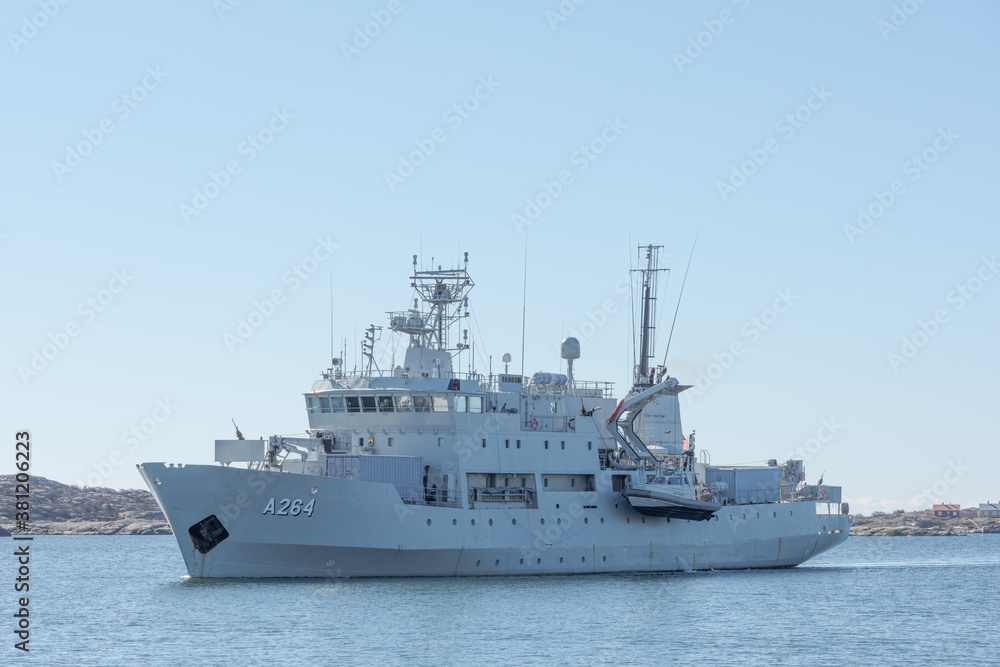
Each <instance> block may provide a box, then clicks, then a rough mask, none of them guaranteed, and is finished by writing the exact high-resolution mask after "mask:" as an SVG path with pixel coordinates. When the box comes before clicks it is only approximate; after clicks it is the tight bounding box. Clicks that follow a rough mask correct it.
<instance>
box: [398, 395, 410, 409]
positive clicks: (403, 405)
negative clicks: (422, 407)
mask: <svg viewBox="0 0 1000 667" xmlns="http://www.w3.org/2000/svg"><path fill="white" fill-rule="evenodd" d="M412 409H413V401H411V400H410V396H409V395H408V394H404V395H402V396H397V397H396V412H409V411H410V410H412Z"/></svg>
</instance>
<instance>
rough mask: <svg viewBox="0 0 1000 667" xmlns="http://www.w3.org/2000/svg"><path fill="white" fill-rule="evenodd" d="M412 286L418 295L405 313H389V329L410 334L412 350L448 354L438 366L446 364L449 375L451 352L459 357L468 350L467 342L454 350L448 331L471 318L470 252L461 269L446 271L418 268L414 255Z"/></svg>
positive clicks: (438, 361)
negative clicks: (450, 344)
mask: <svg viewBox="0 0 1000 667" xmlns="http://www.w3.org/2000/svg"><path fill="white" fill-rule="evenodd" d="M432 263H433V260H432ZM410 286H411V287H413V289H414V291H415V292H416V296H417V298H415V299H414V300H413V307H412V308H411V309H409V310H407V311H403V312H390V313H389V328H390V329H391V330H392V331H394V332H398V333H404V334H408V335H409V336H410V344H409V348H410V349H411V350H412V349H418V348H420V349H425V350H439V351H441V352H445V355H440V356H439V357H437V358H436V359H437V361H436V362H435V363H436V364H441V363H446V365H447V368H442V370H444V371H446V372H450V371H451V354H452V352H451V350H453V349H454V351H455V354H457V353H460V352H462V351H463V350H465V349H467V348H468V341H467V340H464V341H462V342H460V343H458V344H457V345H455V346H454V348H451V347H449V345H448V330H449V329H450V328H451V326H452V325H453V324H455V323H457V322H458V321H459V320H460V319H461V318H464V317H468V316H469V297H468V293H469V290H471V289H472V288H473V287H474V286H475V283H474V282H473V281H472V277H471V276H470V275H469V253H464V265H463V266H462V268H457V269H445V268H443V267H442V266H441V265H438V266H437V268H436V269H431V270H426V271H422V270H418V269H417V256H416V255H414V256H413V275H411V276H410ZM421 302H422V303H423V305H422V306H421ZM445 359H447V362H445V361H444V360H445Z"/></svg>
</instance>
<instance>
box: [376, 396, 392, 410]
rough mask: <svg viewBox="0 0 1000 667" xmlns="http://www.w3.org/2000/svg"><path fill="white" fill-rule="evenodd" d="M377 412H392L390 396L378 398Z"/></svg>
mask: <svg viewBox="0 0 1000 667" xmlns="http://www.w3.org/2000/svg"><path fill="white" fill-rule="evenodd" d="M378 411H379V412H392V411H393V410H392V396H379V397H378Z"/></svg>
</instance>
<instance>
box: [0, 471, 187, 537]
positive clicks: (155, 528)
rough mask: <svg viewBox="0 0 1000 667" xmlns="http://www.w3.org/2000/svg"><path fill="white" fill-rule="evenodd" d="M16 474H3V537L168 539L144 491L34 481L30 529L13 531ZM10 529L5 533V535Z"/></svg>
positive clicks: (0, 506) (0, 508) (164, 522)
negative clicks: (147, 537)
mask: <svg viewBox="0 0 1000 667" xmlns="http://www.w3.org/2000/svg"><path fill="white" fill-rule="evenodd" d="M16 484H17V482H16V481H15V479H14V475H0V536H2V535H3V534H4V532H8V533H22V532H26V533H27V534H30V535H170V534H172V533H171V532H170V526H169V525H168V524H167V520H166V518H165V517H164V516H163V512H161V511H160V508H159V507H157V505H156V501H155V500H153V495H152V494H151V493H150V492H149V491H145V490H143V489H123V490H121V491H116V490H114V489H105V488H99V487H84V488H81V487H79V486H70V485H69V484H60V483H59V482H55V481H52V480H50V479H46V478H44V477H32V478H31V482H30V483H29V484H30V496H31V500H30V502H31V509H30V511H29V513H30V520H29V521H28V530H27V531H19V530H15V525H16V522H15V514H16V510H15V508H14V493H15V486H16ZM4 529H6V531H4Z"/></svg>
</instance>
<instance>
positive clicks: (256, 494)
mask: <svg viewBox="0 0 1000 667" xmlns="http://www.w3.org/2000/svg"><path fill="white" fill-rule="evenodd" d="M640 251H641V252H645V259H646V266H645V267H643V268H641V269H639V270H638V277H639V278H640V290H641V291H640V295H641V301H642V319H641V325H640V341H641V345H640V348H639V350H640V351H639V354H638V355H637V359H636V361H637V363H636V368H635V373H634V383H633V386H632V388H631V389H630V391H629V392H628V393H627V395H626V396H625V398H623V399H621V400H616V399H615V397H614V387H613V385H612V384H611V383H609V382H593V381H583V380H578V379H577V378H576V377H575V369H574V362H577V360H579V359H580V358H581V349H580V344H579V342H578V341H577V340H576V339H574V338H567V339H565V340H564V341H563V343H562V346H561V353H562V354H561V356H562V358H563V360H565V361H566V365H567V372H566V373H565V374H562V373H550V372H538V373H534V374H533V375H531V376H530V377H527V376H523V375H522V374H519V373H510V372H509V366H508V362H509V361H510V356H509V355H504V363H505V368H504V372H502V373H498V374H496V375H492V374H487V375H483V374H480V373H477V372H476V371H475V370H474V369H473V367H472V366H471V364H470V365H469V370H467V371H466V372H464V373H463V372H461V371H460V370H458V369H460V368H461V364H460V363H459V361H460V360H461V359H462V356H461V355H462V354H464V353H467V352H471V351H470V347H471V346H470V343H469V342H468V341H469V339H468V328H467V327H463V322H466V321H467V320H466V318H467V317H468V313H469V306H468V294H469V291H470V290H471V289H472V288H473V286H474V283H473V281H472V278H471V276H470V274H469V272H468V254H467V253H466V255H465V257H464V262H463V265H462V266H461V268H452V269H444V268H442V267H441V266H438V267H437V268H436V269H433V268H432V269H430V270H419V269H418V263H417V257H416V256H414V258H413V271H412V275H411V276H410V283H411V287H412V288H413V290H414V301H413V305H412V307H411V308H408V309H407V310H405V311H396V312H390V313H388V316H389V324H388V329H389V331H390V332H391V333H392V334H393V335H400V336H405V337H407V342H408V345H407V348H406V353H405V357H404V359H403V362H402V363H401V364H398V365H395V366H393V367H391V368H385V369H382V368H379V365H378V363H377V362H376V359H375V355H374V342H375V340H376V334H377V328H376V327H374V326H373V327H370V328H369V330H368V331H366V333H365V341H364V342H363V345H362V350H363V355H364V363H363V364H362V368H361V369H360V370H355V371H351V372H348V371H346V370H345V369H344V364H343V361H342V359H334V360H333V363H332V364H331V366H330V368H329V369H327V371H325V372H324V373H322V374H321V378H320V379H319V380H317V381H316V382H314V383H313V385H312V387H311V388H310V390H309V391H308V392H306V393H305V407H306V412H307V417H308V422H309V426H308V429H307V431H306V435H305V436H304V437H301V438H290V437H280V436H272V437H271V438H269V439H267V440H244V439H236V440H217V441H216V443H215V454H216V461H217V462H218V464H219V465H214V466H210V465H182V464H164V463H144V464H141V465H140V466H139V469H140V472H141V474H142V476H143V478H144V479H145V480H146V482H147V484H148V485H149V487H150V489H151V490H152V492H153V494H154V495H155V496H156V499H157V502H158V503H159V504H160V506H161V508H162V509H163V511H164V514H165V515H166V517H167V520H168V521H169V522H170V525H171V527H172V529H173V531H174V534H175V536H176V538H177V541H178V544H179V545H180V548H181V553H182V554H183V556H184V559H185V564H186V566H187V569H188V572H189V574H190V575H191V576H193V577H328V576H333V577H347V576H426V575H440V576H465V575H491V574H493V575H496V574H505V575H509V574H551V573H581V572H633V571H683V570H691V569H697V570H701V569H724V568H748V567H755V568H756V567H759V568H768V567H789V566H794V565H797V564H799V563H802V562H803V561H805V560H807V559H808V558H810V557H812V556H814V555H816V554H818V553H820V552H822V551H824V550H826V549H829V548H830V547H832V546H834V545H836V544H838V543H840V542H842V541H843V540H845V539H846V538H847V536H848V532H849V527H850V520H849V517H848V515H847V511H848V510H847V507H846V505H841V503H840V488H839V487H832V486H811V487H806V486H804V480H805V471H804V467H803V465H802V462H801V461H787V462H785V463H783V464H781V465H779V464H778V462H777V461H773V460H772V461H770V463H769V465H767V466H758V467H746V466H742V467H737V466H719V465H713V464H712V462H711V459H710V457H709V455H708V452H707V451H705V450H704V449H700V450H696V449H695V435H694V433H693V432H692V433H691V434H690V435H689V436H688V437H687V438H684V437H683V436H682V431H681V423H680V409H679V399H678V397H679V394H680V393H681V392H683V391H684V390H685V389H687V388H688V386H686V385H683V384H680V383H679V382H678V380H677V379H676V378H672V377H670V376H669V374H668V373H667V371H666V368H665V367H664V366H653V365H651V364H650V361H651V360H652V358H653V344H654V333H655V330H654V327H653V326H652V323H653V322H654V321H655V316H654V306H655V298H656V291H657V290H656V284H655V280H656V273H657V272H658V271H660V270H661V269H660V267H659V266H658V248H657V247H656V246H644V247H642V248H641V249H640ZM459 330H461V332H462V336H461V339H460V341H459V342H454V343H453V342H450V339H451V336H452V334H453V332H457V331H459Z"/></svg>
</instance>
